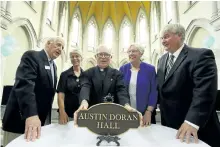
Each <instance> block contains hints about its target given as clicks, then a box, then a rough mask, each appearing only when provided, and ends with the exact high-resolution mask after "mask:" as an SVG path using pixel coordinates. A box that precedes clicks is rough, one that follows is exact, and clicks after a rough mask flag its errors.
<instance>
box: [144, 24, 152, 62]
mask: <svg viewBox="0 0 220 147" xmlns="http://www.w3.org/2000/svg"><path fill="white" fill-rule="evenodd" d="M149 25H150V23H148V26H147V31H148V32H149V33H148V36H147V37H148V41H147V46H146V48H145V56H146V58H147V62H148V63H152V60H151V29H150V27H149Z"/></svg>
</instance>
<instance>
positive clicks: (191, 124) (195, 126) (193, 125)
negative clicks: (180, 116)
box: [184, 120, 199, 130]
mask: <svg viewBox="0 0 220 147" xmlns="http://www.w3.org/2000/svg"><path fill="white" fill-rule="evenodd" d="M184 122H185V123H187V124H189V125H190V126H192V127H194V128H196V129H197V130H199V126H197V125H195V124H193V123H191V122H189V121H187V120H185V121H184Z"/></svg>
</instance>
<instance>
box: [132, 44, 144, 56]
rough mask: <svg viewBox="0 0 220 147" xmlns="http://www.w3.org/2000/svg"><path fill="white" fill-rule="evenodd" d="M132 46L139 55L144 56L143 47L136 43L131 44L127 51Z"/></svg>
mask: <svg viewBox="0 0 220 147" xmlns="http://www.w3.org/2000/svg"><path fill="white" fill-rule="evenodd" d="M132 46H134V47H135V48H136V49H137V50H139V52H140V53H141V54H144V47H143V46H142V45H140V44H138V43H132V44H131V45H130V46H129V48H128V49H130V48H131V47H132Z"/></svg>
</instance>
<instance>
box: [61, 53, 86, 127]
mask: <svg viewBox="0 0 220 147" xmlns="http://www.w3.org/2000/svg"><path fill="white" fill-rule="evenodd" d="M70 60H71V63H72V65H73V66H72V67H70V68H69V69H67V70H66V71H64V72H62V73H61V75H60V80H59V83H58V87H57V92H58V106H59V123H60V124H66V123H67V122H68V121H70V120H72V119H73V114H74V112H75V111H76V110H77V109H78V107H79V93H80V90H81V85H82V83H83V81H84V80H85V76H84V75H83V70H82V68H81V66H80V65H81V62H82V54H81V52H80V50H79V49H73V50H72V51H71V52H70Z"/></svg>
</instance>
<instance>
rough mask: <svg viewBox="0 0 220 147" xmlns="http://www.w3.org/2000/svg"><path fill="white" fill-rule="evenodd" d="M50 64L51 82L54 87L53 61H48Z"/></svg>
mask: <svg viewBox="0 0 220 147" xmlns="http://www.w3.org/2000/svg"><path fill="white" fill-rule="evenodd" d="M49 64H50V71H51V75H52V81H53V86H54V67H53V64H54V63H53V60H50V61H49Z"/></svg>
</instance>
